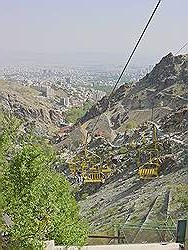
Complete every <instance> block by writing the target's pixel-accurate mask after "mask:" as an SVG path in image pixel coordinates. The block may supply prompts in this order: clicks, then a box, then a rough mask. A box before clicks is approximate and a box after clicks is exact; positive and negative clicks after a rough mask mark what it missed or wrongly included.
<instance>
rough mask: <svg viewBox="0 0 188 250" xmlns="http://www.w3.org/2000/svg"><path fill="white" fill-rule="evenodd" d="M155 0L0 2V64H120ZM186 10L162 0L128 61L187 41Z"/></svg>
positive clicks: (185, 4) (147, 59)
mask: <svg viewBox="0 0 188 250" xmlns="http://www.w3.org/2000/svg"><path fill="white" fill-rule="evenodd" d="M156 3H157V0H132V1H131V0H93V1H92V0H90V1H89V0H27V1H24V0H16V1H14V0H0V24H1V25H0V34H1V39H0V65H3V64H16V63H17V64H20V63H28V64H35V63H39V64H43V63H44V64H56V63H57V64H61V63H62V64H72V65H74V64H76V65H79V64H80V65H82V64H105V63H106V64H113V63H114V64H122V63H124V62H125V61H126V59H127V57H128V55H129V53H130V51H131V50H132V48H133V46H134V44H135V42H136V41H137V39H138V37H139V35H140V32H141V30H142V29H143V27H144V26H145V23H146V21H147V19H148V17H149V16H150V14H151V11H152V10H153V8H154V7H155V5H156ZM187 9H188V1H187V0H181V1H178V0H163V1H162V3H161V5H160V7H159V9H158V11H157V13H156V16H155V17H154V19H153V21H152V23H151V26H150V27H149V29H148V31H147V33H146V35H145V37H144V39H143V41H142V43H141V44H140V46H139V49H138V51H137V53H136V55H135V56H134V60H133V61H132V64H138V65H141V64H151V63H155V62H157V61H159V60H160V59H161V57H162V56H164V55H166V54H168V53H169V52H173V53H175V52H176V51H177V50H178V49H179V48H180V47H181V46H182V45H183V44H184V43H185V42H187V40H188V29H187V23H188V15H187ZM187 51H188V48H187V47H186V48H184V49H183V50H182V53H187Z"/></svg>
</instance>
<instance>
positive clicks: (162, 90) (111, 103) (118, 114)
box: [78, 53, 188, 140]
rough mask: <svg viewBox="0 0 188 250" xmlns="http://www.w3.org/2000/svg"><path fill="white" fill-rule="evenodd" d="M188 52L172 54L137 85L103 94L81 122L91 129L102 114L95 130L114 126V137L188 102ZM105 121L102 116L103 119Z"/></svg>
mask: <svg viewBox="0 0 188 250" xmlns="http://www.w3.org/2000/svg"><path fill="white" fill-rule="evenodd" d="M187 79H188V55H178V56H173V55H172V53H170V54H168V55H167V56H165V57H164V58H162V60H161V61H160V62H159V63H158V64H157V65H156V66H155V67H154V68H153V70H152V71H151V72H150V73H149V74H147V75H146V76H145V77H144V78H142V79H141V80H140V81H138V82H137V83H135V84H132V85H130V84H124V85H122V86H120V87H119V88H118V89H117V90H116V91H115V92H114V93H113V95H112V96H111V98H110V100H109V99H108V97H103V98H102V99H101V100H100V101H99V102H98V103H97V104H96V105H94V106H93V107H92V108H91V109H90V110H89V111H88V112H87V113H86V115H85V116H84V117H82V118H81V119H80V120H79V121H78V122H79V123H80V124H85V125H84V127H86V128H87V129H88V130H90V129H91V128H92V124H93V122H94V120H95V119H96V117H97V116H98V115H99V114H103V115H102V119H103V120H104V121H105V123H106V124H105V125H104V126H102V124H101V123H102V121H101V122H100V121H99V123H98V126H96V128H95V130H97V129H100V128H101V126H102V127H103V128H108V131H109V129H111V132H112V134H109V132H108V133H107V134H106V137H107V138H108V139H111V140H113V138H114V132H113V131H115V132H116V133H117V132H124V131H125V130H126V128H129V127H134V126H136V125H139V124H141V123H143V122H145V121H147V120H151V116H153V119H154V120H157V119H159V118H161V117H163V116H165V115H167V114H169V113H171V112H173V110H175V109H178V108H180V107H181V106H182V105H186V104H187V100H188V99H187V94H188V91H187V85H188V80H187ZM100 120H101V119H100ZM88 124H90V125H89V126H88Z"/></svg>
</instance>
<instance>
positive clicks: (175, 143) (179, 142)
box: [77, 107, 188, 242]
mask: <svg viewBox="0 0 188 250" xmlns="http://www.w3.org/2000/svg"><path fill="white" fill-rule="evenodd" d="M187 118H188V109H187V108H186V107H182V108H180V109H179V110H177V111H176V112H174V113H172V114H169V115H166V116H165V117H164V118H161V119H159V120H158V121H157V123H155V126H156V127H157V145H158V158H159V162H160V175H159V177H157V178H152V179H148V180H142V179H140V177H139V175H138V166H137V164H136V162H137V153H138V149H139V148H140V147H141V146H142V145H143V143H144V144H145V145H149V146H150V145H152V133H153V132H152V131H153V130H152V127H153V123H151V122H145V123H144V124H143V125H141V126H139V127H137V128H136V129H135V130H134V131H131V132H126V133H125V134H124V135H120V136H119V137H118V138H116V140H115V141H114V142H113V144H111V143H107V141H106V142H103V141H102V140H101V139H99V138H98V139H95V140H96V141H95V143H94V142H92V143H90V145H89V146H90V150H92V148H93V149H94V148H96V147H98V146H99V145H100V147H102V145H104V150H101V151H100V156H101V157H103V158H104V159H105V157H107V156H108V155H109V152H111V162H113V164H112V169H113V174H112V176H111V177H110V178H109V179H107V181H106V182H105V183H104V184H100V185H98V186H97V185H96V186H94V185H90V186H89V185H88V186H83V187H82V189H81V190H80V191H79V192H78V194H77V195H78V199H80V200H81V201H80V205H81V209H82V214H83V216H85V217H86V218H87V219H88V220H89V223H90V225H91V231H93V232H99V231H107V232H108V231H109V232H110V230H111V228H112V227H113V226H115V225H117V224H128V225H129V224H134V223H136V224H139V225H145V224H148V223H149V224H155V223H156V221H161V223H162V224H165V221H166V220H167V219H168V218H169V217H170V218H172V219H173V220H174V221H175V222H176V221H177V219H179V218H186V217H187V215H188V211H187V205H186V204H187V203H186V202H187V201H185V199H187V198H186V196H187V190H188V157H187V155H188V152H187V134H188V133H187V129H188V119H187ZM99 140H100V141H99ZM114 160H116V161H114ZM82 197H83V199H82ZM183 197H184V198H183ZM183 200H184V201H183ZM135 233H136V232H135ZM133 238H134V237H133ZM138 242H139V241H138Z"/></svg>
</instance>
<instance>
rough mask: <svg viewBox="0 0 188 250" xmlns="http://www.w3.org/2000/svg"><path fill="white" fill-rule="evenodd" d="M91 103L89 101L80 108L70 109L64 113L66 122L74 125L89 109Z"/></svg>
mask: <svg viewBox="0 0 188 250" xmlns="http://www.w3.org/2000/svg"><path fill="white" fill-rule="evenodd" d="M91 106H92V103H91V102H90V101H86V102H85V103H84V104H83V106H82V107H72V108H71V109H70V110H69V111H67V113H66V118H67V121H68V122H72V123H75V122H76V121H77V119H79V118H81V117H82V116H83V115H85V113H86V112H87V111H88V110H89V109H90V108H91Z"/></svg>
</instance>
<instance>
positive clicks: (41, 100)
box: [0, 81, 62, 133]
mask: <svg viewBox="0 0 188 250" xmlns="http://www.w3.org/2000/svg"><path fill="white" fill-rule="evenodd" d="M0 87H1V91H0V103H1V107H2V108H3V109H5V110H7V111H9V112H12V113H13V114H14V115H16V116H17V117H19V118H21V119H24V120H25V121H27V122H28V124H29V123H32V124H33V123H35V127H36V129H37V130H38V131H39V130H40V131H41V132H42V131H43V132H42V133H46V132H49V131H50V130H51V132H52V133H53V132H55V130H56V129H57V126H58V125H59V124H58V123H59V121H60V120H61V119H62V114H61V113H60V112H59V111H56V110H55V108H54V105H53V104H52V102H50V100H48V99H47V98H45V97H42V96H40V94H39V92H38V91H36V90H34V89H32V88H30V87H26V86H22V85H19V84H15V85H14V84H9V83H7V82H4V81H1V82H0Z"/></svg>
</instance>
